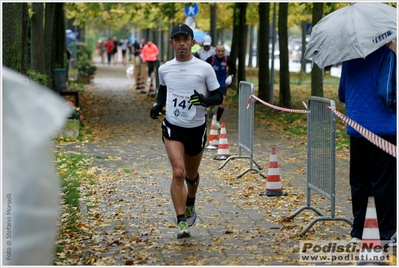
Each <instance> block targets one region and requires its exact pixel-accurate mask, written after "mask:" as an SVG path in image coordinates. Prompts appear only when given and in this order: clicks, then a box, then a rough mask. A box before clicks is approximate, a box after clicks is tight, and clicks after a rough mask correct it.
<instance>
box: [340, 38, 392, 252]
mask: <svg viewBox="0 0 399 268" xmlns="http://www.w3.org/2000/svg"><path fill="white" fill-rule="evenodd" d="M389 45H391V44H390V43H389V44H387V45H385V46H382V47H381V48H379V49H377V50H376V51H374V52H373V53H371V54H369V55H368V56H366V58H365V59H362V58H360V59H353V60H348V61H344V62H343V64H342V75H341V78H340V83H339V88H338V95H339V100H340V101H341V102H343V103H345V104H346V115H347V116H348V117H349V118H350V119H352V120H353V121H355V122H357V123H358V124H360V125H361V126H363V127H364V128H366V129H368V130H369V131H371V132H373V133H374V134H376V135H378V136H379V137H381V138H383V139H385V140H386V141H388V142H390V143H392V144H395V145H396V139H397V130H396V129H397V128H396V127H397V126H396V120H397V115H396V56H395V53H394V51H392V50H391V49H390V48H389ZM347 133H348V134H349V135H350V170H349V182H350V186H351V195H352V212H353V217H354V219H353V227H352V231H351V233H350V234H351V236H352V240H351V243H352V244H360V243H361V239H362V235H363V227H364V221H365V215H366V210H367V202H368V197H369V196H374V198H375V206H376V212H377V215H378V227H379V232H380V239H381V240H385V241H387V240H391V239H394V240H395V243H396V237H393V236H394V234H395V232H396V197H397V196H396V180H397V177H396V158H394V157H393V156H391V155H389V154H388V153H386V152H384V151H383V150H382V149H380V148H378V147H377V146H375V145H374V144H372V143H371V142H370V141H368V140H367V139H366V138H364V137H363V136H362V135H361V134H359V133H358V132H357V131H356V130H354V129H353V128H352V127H350V126H349V125H347Z"/></svg>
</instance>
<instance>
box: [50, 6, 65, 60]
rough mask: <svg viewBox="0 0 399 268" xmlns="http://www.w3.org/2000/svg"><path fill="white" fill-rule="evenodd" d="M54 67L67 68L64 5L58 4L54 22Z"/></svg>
mask: <svg viewBox="0 0 399 268" xmlns="http://www.w3.org/2000/svg"><path fill="white" fill-rule="evenodd" d="M53 24H54V27H53V37H54V65H55V68H65V67H66V37H65V30H66V27H65V12H64V3H57V4H56V5H55V9H54V21H53Z"/></svg>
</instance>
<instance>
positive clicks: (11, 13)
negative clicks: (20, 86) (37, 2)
mask: <svg viewBox="0 0 399 268" xmlns="http://www.w3.org/2000/svg"><path fill="white" fill-rule="evenodd" d="M28 22H29V15H28V5H27V4H26V3H4V4H3V65H4V66H7V67H9V68H11V69H13V70H15V71H17V72H20V73H22V74H24V75H26V74H27V73H28V25H29V23H28Z"/></svg>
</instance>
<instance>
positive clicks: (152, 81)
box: [147, 77, 156, 97]
mask: <svg viewBox="0 0 399 268" xmlns="http://www.w3.org/2000/svg"><path fill="white" fill-rule="evenodd" d="M155 95H156V91H155V85H154V79H153V78H152V77H151V82H150V89H149V90H148V94H147V96H148V97H155Z"/></svg>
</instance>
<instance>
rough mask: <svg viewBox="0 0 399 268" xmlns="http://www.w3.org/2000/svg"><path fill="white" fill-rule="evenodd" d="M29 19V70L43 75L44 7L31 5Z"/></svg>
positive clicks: (37, 4) (39, 4)
mask: <svg viewBox="0 0 399 268" xmlns="http://www.w3.org/2000/svg"><path fill="white" fill-rule="evenodd" d="M32 13H33V14H32V17H31V68H32V70H33V71H35V72H38V73H41V74H44V73H45V68H44V66H45V64H44V53H43V48H44V34H43V31H44V28H43V23H44V17H43V15H44V5H43V3H32Z"/></svg>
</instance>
